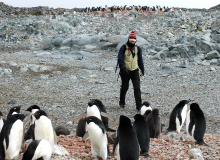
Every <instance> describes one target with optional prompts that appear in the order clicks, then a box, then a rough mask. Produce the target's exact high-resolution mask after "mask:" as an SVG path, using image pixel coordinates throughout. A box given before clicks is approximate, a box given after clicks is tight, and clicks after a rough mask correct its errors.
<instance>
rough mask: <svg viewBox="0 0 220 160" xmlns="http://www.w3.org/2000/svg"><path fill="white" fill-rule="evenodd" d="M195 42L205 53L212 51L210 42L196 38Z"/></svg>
mask: <svg viewBox="0 0 220 160" xmlns="http://www.w3.org/2000/svg"><path fill="white" fill-rule="evenodd" d="M195 42H196V46H197V47H199V48H200V49H201V50H202V51H205V53H208V52H211V51H213V47H212V46H213V45H212V43H210V42H208V41H205V40H201V39H197V40H196V41H195Z"/></svg>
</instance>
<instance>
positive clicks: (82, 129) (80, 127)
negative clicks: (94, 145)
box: [76, 118, 86, 137]
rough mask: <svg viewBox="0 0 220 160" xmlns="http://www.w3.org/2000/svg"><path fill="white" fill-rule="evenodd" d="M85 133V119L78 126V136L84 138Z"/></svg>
mask: <svg viewBox="0 0 220 160" xmlns="http://www.w3.org/2000/svg"><path fill="white" fill-rule="evenodd" d="M85 133H86V120H85V118H81V119H80V120H79V122H78V124H77V128H76V136H78V137H83V136H84V134H85Z"/></svg>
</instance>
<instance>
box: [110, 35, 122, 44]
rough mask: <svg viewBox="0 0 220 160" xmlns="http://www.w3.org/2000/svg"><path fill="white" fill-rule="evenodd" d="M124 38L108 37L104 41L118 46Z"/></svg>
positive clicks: (118, 36)
mask: <svg viewBox="0 0 220 160" xmlns="http://www.w3.org/2000/svg"><path fill="white" fill-rule="evenodd" d="M124 37H125V35H113V36H109V37H108V38H107V39H106V41H107V42H110V43H112V44H116V45H118V43H119V42H120V41H121V40H122V39H123V38H124Z"/></svg>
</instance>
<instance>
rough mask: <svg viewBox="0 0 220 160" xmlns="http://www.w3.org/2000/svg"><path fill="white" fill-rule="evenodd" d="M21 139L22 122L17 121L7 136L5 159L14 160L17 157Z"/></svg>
mask: <svg viewBox="0 0 220 160" xmlns="http://www.w3.org/2000/svg"><path fill="white" fill-rule="evenodd" d="M22 138H23V122H22V121H21V120H17V121H16V122H15V123H14V124H13V125H12V128H11V131H10V135H9V145H8V148H7V150H5V158H6V159H14V158H15V157H17V156H18V155H19V152H20V149H21V144H22ZM4 146H5V147H6V142H5V141H4ZM5 149H6V148H5Z"/></svg>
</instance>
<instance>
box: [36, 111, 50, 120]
mask: <svg viewBox="0 0 220 160" xmlns="http://www.w3.org/2000/svg"><path fill="white" fill-rule="evenodd" d="M41 116H46V117H47V114H46V112H45V111H43V110H39V111H37V112H35V113H34V117H35V118H36V119H39V118H40V117H41Z"/></svg>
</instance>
